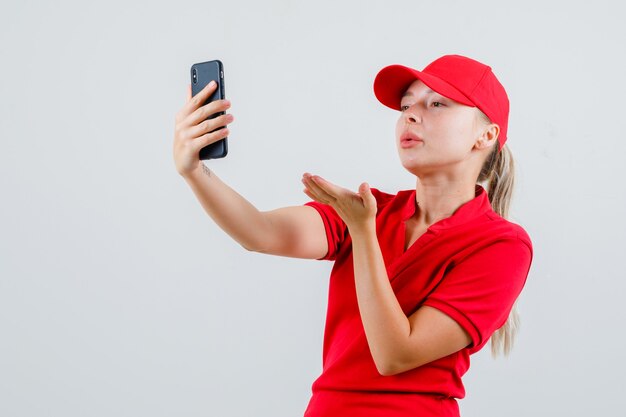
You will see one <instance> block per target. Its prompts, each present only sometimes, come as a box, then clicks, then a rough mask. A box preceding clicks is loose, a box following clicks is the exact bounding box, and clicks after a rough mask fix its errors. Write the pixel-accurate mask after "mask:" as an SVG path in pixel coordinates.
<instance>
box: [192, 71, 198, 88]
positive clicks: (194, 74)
mask: <svg viewBox="0 0 626 417" xmlns="http://www.w3.org/2000/svg"><path fill="white" fill-rule="evenodd" d="M193 82H194V84H195V83H197V82H198V74H197V71H196V69H195V68H194V69H193Z"/></svg>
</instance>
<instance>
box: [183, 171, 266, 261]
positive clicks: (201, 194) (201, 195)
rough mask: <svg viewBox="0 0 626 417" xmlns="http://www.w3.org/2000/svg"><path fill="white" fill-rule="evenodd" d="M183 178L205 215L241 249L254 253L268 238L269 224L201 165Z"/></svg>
mask: <svg viewBox="0 0 626 417" xmlns="http://www.w3.org/2000/svg"><path fill="white" fill-rule="evenodd" d="M183 178H184V179H185V181H186V182H187V184H189V186H190V187H191V189H192V191H193V192H194V194H195V195H196V197H197V199H198V201H199V202H200V204H201V205H202V207H203V208H204V210H205V211H206V213H207V214H208V215H209V216H210V217H211V218H212V219H213V220H214V221H215V223H216V224H217V225H218V226H219V227H220V228H222V229H223V230H224V231H225V232H226V233H228V235H230V236H231V237H232V238H233V239H234V240H236V241H237V242H238V243H239V244H240V245H241V246H243V247H244V248H246V249H248V250H258V249H259V248H261V247H263V246H264V244H265V243H266V241H267V240H268V239H271V233H270V225H269V223H268V221H267V219H266V218H265V217H264V216H263V214H262V212H260V211H259V210H258V209H257V208H256V207H254V205H252V204H251V203H250V202H249V201H248V200H246V199H245V198H244V197H242V196H241V195H240V194H238V193H237V192H236V191H235V190H233V189H232V188H230V187H229V186H228V185H227V184H225V183H224V182H223V181H222V180H221V179H220V178H219V177H218V176H217V175H215V173H214V172H213V171H211V170H210V169H209V168H208V167H206V166H205V165H204V164H203V163H200V166H199V167H198V169H196V170H194V171H193V172H191V173H189V174H187V175H184V176H183Z"/></svg>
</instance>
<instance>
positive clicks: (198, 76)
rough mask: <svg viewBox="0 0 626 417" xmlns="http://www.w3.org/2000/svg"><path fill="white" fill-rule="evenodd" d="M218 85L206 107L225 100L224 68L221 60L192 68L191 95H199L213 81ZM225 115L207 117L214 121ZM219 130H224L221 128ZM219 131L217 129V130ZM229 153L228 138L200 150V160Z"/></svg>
mask: <svg viewBox="0 0 626 417" xmlns="http://www.w3.org/2000/svg"><path fill="white" fill-rule="evenodd" d="M212 80H213V81H215V82H216V83H217V89H216V90H215V92H214V93H213V94H211V96H210V97H209V98H208V99H207V100H206V101H205V102H204V103H203V104H202V105H205V104H207V103H210V102H212V101H215V100H222V99H224V98H225V94H224V66H223V65H222V62H221V61H219V60H213V61H207V62H200V63H197V64H193V65H192V66H191V95H192V96H195V95H196V94H198V93H199V92H200V91H201V90H202V89H203V88H204V87H206V85H207V84H208V83H210V82H211V81H212ZM222 114H224V112H219V113H215V114H212V115H211V116H209V117H207V120H208V119H213V118H215V117H217V116H220V115H222ZM218 129H223V127H220V128H218ZM216 130H217V129H216ZM227 153H228V141H227V138H224V139H220V140H218V141H217V142H214V143H211V144H210V145H207V146H205V147H204V148H202V149H200V159H216V158H223V157H225V156H226V154H227Z"/></svg>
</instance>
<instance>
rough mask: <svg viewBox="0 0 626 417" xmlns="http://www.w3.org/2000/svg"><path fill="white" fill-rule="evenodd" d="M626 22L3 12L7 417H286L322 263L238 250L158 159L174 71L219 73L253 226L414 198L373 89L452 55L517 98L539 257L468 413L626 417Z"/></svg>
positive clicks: (591, 6) (616, 17)
mask: <svg viewBox="0 0 626 417" xmlns="http://www.w3.org/2000/svg"><path fill="white" fill-rule="evenodd" d="M622 17H623V6H622V5H621V4H620V3H619V2H609V1H596V2H593V3H592V2H586V1H585V2H583V1H558V2H547V1H524V2H504V1H460V0H459V1H429V2H424V1H410V2H382V1H381V2H371V3H365V2H357V1H347V2H339V1H332V2H330V1H308V2H305V1H300V2H296V1H293V2H290V1H286V0H282V1H265V2H253V1H249V2H237V1H220V2H217V1H186V2H171V3H169V4H168V3H166V2H154V1H150V2H149V1H145V2H130V1H124V2H119V1H107V2H102V3H101V4H97V3H95V2H93V3H92V2H84V1H73V2H72V1H56V2H44V1H38V2H37V1H19V2H17V1H12V2H6V1H5V2H3V3H2V5H1V6H0V41H1V43H0V48H1V49H0V60H1V64H2V65H1V66H0V117H1V124H0V140H1V142H0V143H1V146H2V147H1V150H0V187H1V189H0V192H1V194H0V196H1V197H0V198H1V200H0V415H2V416H11V417H18V416H19V417H21V416H33V417H35V416H37V417H38V416H63V417H70V416H81V417H82V416H151V417H157V416H174V415H176V416H284V417H287V416H289V417H292V416H300V415H302V413H303V412H304V409H305V407H306V405H307V403H308V400H309V397H310V394H311V392H310V387H311V384H312V382H313V381H314V379H315V378H317V376H318V375H319V373H320V371H321V353H322V337H323V325H324V318H325V312H326V296H327V285H328V275H329V272H330V268H331V264H330V263H326V262H316V261H304V260H294V259H287V258H279V257H268V256H263V255H260V254H255V253H250V252H246V251H245V250H244V249H242V248H241V247H240V246H238V245H237V244H236V243H235V242H233V241H232V240H230V239H229V238H228V237H227V236H226V235H225V233H223V232H222V231H221V230H220V229H219V228H218V227H217V226H215V225H214V224H213V223H212V221H211V220H210V219H209V218H208V217H207V215H206V214H205V213H204V211H203V210H202V208H201V206H200V205H199V203H198V202H197V201H196V199H195V197H194V196H193V194H192V192H191V190H190V189H189V188H188V187H187V185H186V183H185V182H184V180H183V179H182V178H181V177H180V176H179V175H178V174H177V173H176V171H175V168H174V164H173V158H172V141H173V128H174V115H175V113H176V112H177V111H178V110H179V108H180V107H181V106H182V105H183V103H184V99H185V89H186V85H187V84H188V82H189V67H190V66H191V65H192V64H193V63H195V62H200V61H206V60H210V59H216V58H219V59H221V60H222V61H223V62H224V65H225V73H226V94H227V97H228V98H230V99H231V100H232V102H233V106H232V114H233V115H234V116H235V119H236V120H235V123H233V124H232V126H231V130H232V134H231V136H230V143H229V147H230V153H229V155H228V157H227V158H226V159H224V160H220V161H211V162H210V164H209V165H210V166H211V168H212V169H214V170H215V172H216V173H217V174H218V175H219V176H220V177H221V178H223V179H224V181H226V182H227V183H229V184H230V185H231V186H233V188H235V189H236V190H237V191H239V192H240V193H241V194H242V195H244V196H245V197H246V198H248V199H249V200H250V201H251V202H253V203H254V204H255V205H256V206H257V207H259V208H260V209H271V208H275V207H280V206H285V205H299V204H302V203H304V202H305V201H307V197H306V196H305V195H304V194H303V193H302V186H301V183H300V177H301V175H302V173H303V172H304V171H309V172H313V173H317V174H320V175H323V176H325V177H326V178H327V179H329V180H331V181H333V182H335V183H338V184H340V185H343V186H346V187H350V188H355V187H356V186H357V185H358V184H359V183H360V182H362V181H368V182H370V183H371V184H372V186H375V187H377V188H379V189H381V190H383V191H387V192H396V191H398V190H400V189H408V188H411V187H413V186H414V181H413V179H412V177H411V176H410V175H409V174H408V173H406V172H405V171H404V170H403V168H402V167H401V165H400V163H399V161H398V159H397V155H396V151H395V145H394V123H395V118H396V114H395V113H394V112H393V111H391V110H389V109H387V108H385V107H383V106H382V105H380V104H379V103H378V102H377V101H376V99H375V97H374V95H373V92H372V82H373V79H374V76H375V75H376V73H377V71H378V70H379V69H380V68H382V67H383V66H385V65H389V64H394V63H399V64H404V65H409V66H413V67H416V68H423V67H424V66H425V65H427V64H428V63H429V62H431V61H432V60H434V59H435V58H437V57H439V56H441V55H444V54H448V53H457V54H462V55H467V56H470V57H473V58H475V59H478V60H480V61H483V62H486V63H488V64H489V65H491V66H492V68H493V69H494V72H495V73H496V75H497V76H498V77H499V79H500V80H501V81H502V83H503V84H504V85H505V87H506V88H507V91H508V93H509V97H510V99H511V116H510V126H509V142H508V143H509V146H510V148H511V150H512V152H513V154H514V155H515V157H516V161H517V163H518V170H517V179H518V186H517V190H516V195H515V199H514V202H513V213H512V220H513V221H515V222H517V223H520V224H522V225H523V226H524V227H525V228H526V230H527V231H528V233H529V234H530V236H531V238H532V239H533V243H534V247H535V259H534V263H533V266H532V269H531V273H530V276H529V279H528V283H527V286H526V288H525V289H524V292H523V293H522V296H521V299H520V314H521V317H522V327H521V330H520V333H519V336H518V339H517V345H516V347H515V350H514V351H513V353H512V355H511V356H510V357H509V358H506V359H502V358H501V359H497V360H493V359H492V358H491V357H490V355H489V352H488V349H484V350H483V351H481V352H480V353H478V354H477V355H474V356H473V363H472V367H471V369H470V371H469V372H468V374H467V375H466V377H465V383H466V389H467V397H466V399H464V400H461V401H460V407H461V412H462V415H463V416H464V417H472V416H475V417H478V416H480V417H487V416H503V415H506V416H509V417H514V416H537V415H539V416H555V415H567V416H588V415H603V416H622V415H623V409H622V407H621V401H622V399H623V398H624V395H625V394H626V388H625V387H626V384H625V383H624V380H623V375H624V373H625V371H626V366H625V365H624V361H623V358H624V351H626V338H625V336H624V320H623V319H624V311H623V305H624V303H623V300H624V295H625V287H626V284H625V283H624V280H625V278H626V274H625V273H624V270H623V267H622V261H623V257H624V248H625V247H626V245H625V244H624V243H625V242H624V240H625V239H624V235H625V232H626V227H625V225H626V224H625V220H624V208H625V192H624V185H623V178H624V174H623V171H624V163H623V161H624V152H625V151H626V146H625V144H624V142H625V140H626V137H625V134H624V127H623V124H624V121H625V120H626V113H625V106H624V99H623V97H625V96H626V83H625V82H624V80H623V76H624V74H625V73H626V62H625V50H624V43H623V40H624V39H626V30H624V25H623V19H622Z"/></svg>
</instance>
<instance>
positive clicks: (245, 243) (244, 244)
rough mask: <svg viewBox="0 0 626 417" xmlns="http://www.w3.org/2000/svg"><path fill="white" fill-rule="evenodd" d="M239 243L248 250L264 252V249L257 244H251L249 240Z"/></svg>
mask: <svg viewBox="0 0 626 417" xmlns="http://www.w3.org/2000/svg"><path fill="white" fill-rule="evenodd" d="M239 245H240V246H241V247H242V248H244V249H245V250H247V251H248V252H261V253H263V250H262V249H259V248H258V247H257V246H254V245H251V244H250V243H249V242H239Z"/></svg>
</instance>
